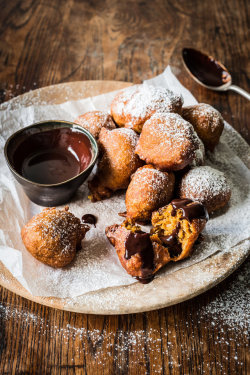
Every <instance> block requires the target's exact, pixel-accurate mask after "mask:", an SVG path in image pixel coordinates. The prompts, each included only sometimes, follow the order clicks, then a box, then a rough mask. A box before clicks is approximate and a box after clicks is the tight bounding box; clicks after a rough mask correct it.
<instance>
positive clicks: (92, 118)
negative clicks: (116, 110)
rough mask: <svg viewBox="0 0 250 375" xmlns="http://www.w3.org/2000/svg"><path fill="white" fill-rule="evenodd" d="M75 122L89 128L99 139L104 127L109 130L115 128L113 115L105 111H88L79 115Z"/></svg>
mask: <svg viewBox="0 0 250 375" xmlns="http://www.w3.org/2000/svg"><path fill="white" fill-rule="evenodd" d="M74 123H75V124H78V125H80V126H82V127H83V128H84V129H86V130H88V131H89V132H90V133H91V134H92V135H93V137H95V138H96V139H97V140H98V137H99V133H100V131H101V129H102V128H106V129H109V130H112V129H115V123H114V121H113V119H112V117H111V115H110V114H109V113H108V112H104V111H90V112H86V113H84V114H83V115H80V116H78V117H77V118H76V119H75V121H74Z"/></svg>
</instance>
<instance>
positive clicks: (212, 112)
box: [182, 103, 224, 151]
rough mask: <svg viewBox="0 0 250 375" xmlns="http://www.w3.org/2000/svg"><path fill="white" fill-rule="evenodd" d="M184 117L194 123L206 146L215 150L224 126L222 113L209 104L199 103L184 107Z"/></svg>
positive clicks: (210, 149)
mask: <svg viewBox="0 0 250 375" xmlns="http://www.w3.org/2000/svg"><path fill="white" fill-rule="evenodd" d="M182 117H183V118H184V119H185V120H187V121H189V122H190V123H191V124H192V125H193V127H194V129H195V131H196V132H197V134H198V136H199V137H200V139H201V140H202V142H203V143H204V146H205V148H206V149H207V150H209V151H213V150H214V148H215V146H216V145H217V144H218V143H219V139H220V136H221V133H222V131H223V128H224V121H223V118H222V116H221V114H220V113H219V112H218V111H217V110H216V109H215V108H213V107H212V106H210V105H209V104H204V103H199V104H196V105H192V106H188V107H184V108H183V109H182Z"/></svg>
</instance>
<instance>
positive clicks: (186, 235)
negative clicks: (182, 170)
mask: <svg viewBox="0 0 250 375" xmlns="http://www.w3.org/2000/svg"><path fill="white" fill-rule="evenodd" d="M207 220H208V214H207V210H206V208H205V207H204V206H203V205H202V204H201V203H199V202H193V201H191V200H190V199H175V200H173V201H172V202H171V203H170V204H169V205H167V206H165V207H162V208H160V209H159V210H158V211H155V212H154V213H153V214H152V225H153V228H152V230H151V238H152V239H154V240H155V241H159V243H160V244H162V245H163V246H166V247H167V249H168V252H169V254H170V258H171V260H173V261H174V262H176V261H178V260H181V259H184V258H187V257H188V256H190V255H191V253H192V250H193V245H194V243H195V241H196V240H197V238H198V236H199V234H200V233H201V231H202V230H203V229H204V227H205V225H206V222H207Z"/></svg>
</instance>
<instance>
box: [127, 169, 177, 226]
mask: <svg viewBox="0 0 250 375" xmlns="http://www.w3.org/2000/svg"><path fill="white" fill-rule="evenodd" d="M174 181H175V177H174V174H173V173H172V172H170V173H168V172H161V171H159V170H158V169H155V168H154V167H153V166H152V165H145V166H144V167H141V168H139V169H137V171H136V172H135V173H134V174H133V176H132V179H131V182H130V184H129V186H128V189H127V192H126V200H125V201H126V209H127V217H128V218H130V219H133V220H136V221H145V222H146V221H148V220H150V219H151V214H152V212H153V211H155V210H157V209H158V208H159V207H162V206H164V205H166V204H167V203H168V202H169V201H170V199H171V198H172V194H173V190H174Z"/></svg>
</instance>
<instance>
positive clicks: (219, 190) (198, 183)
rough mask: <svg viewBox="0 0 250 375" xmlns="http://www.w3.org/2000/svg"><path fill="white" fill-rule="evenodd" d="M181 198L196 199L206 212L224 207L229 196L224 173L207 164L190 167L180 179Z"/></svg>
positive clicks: (228, 187)
mask: <svg viewBox="0 0 250 375" xmlns="http://www.w3.org/2000/svg"><path fill="white" fill-rule="evenodd" d="M179 195H180V197H181V198H190V199H193V200H197V201H199V202H201V203H203V204H204V206H206V208H207V210H208V212H209V213H210V212H213V211H216V210H219V209H220V208H222V207H224V206H225V205H226V204H227V203H228V201H229V200H230V197H231V189H230V186H229V184H228V182H227V180H226V177H225V176H224V173H222V172H220V171H218V170H217V169H214V168H211V167H209V166H201V167H197V168H193V169H191V170H190V171H189V172H187V173H186V174H185V175H184V177H183V178H182V180H181V184H180V192H179Z"/></svg>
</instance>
